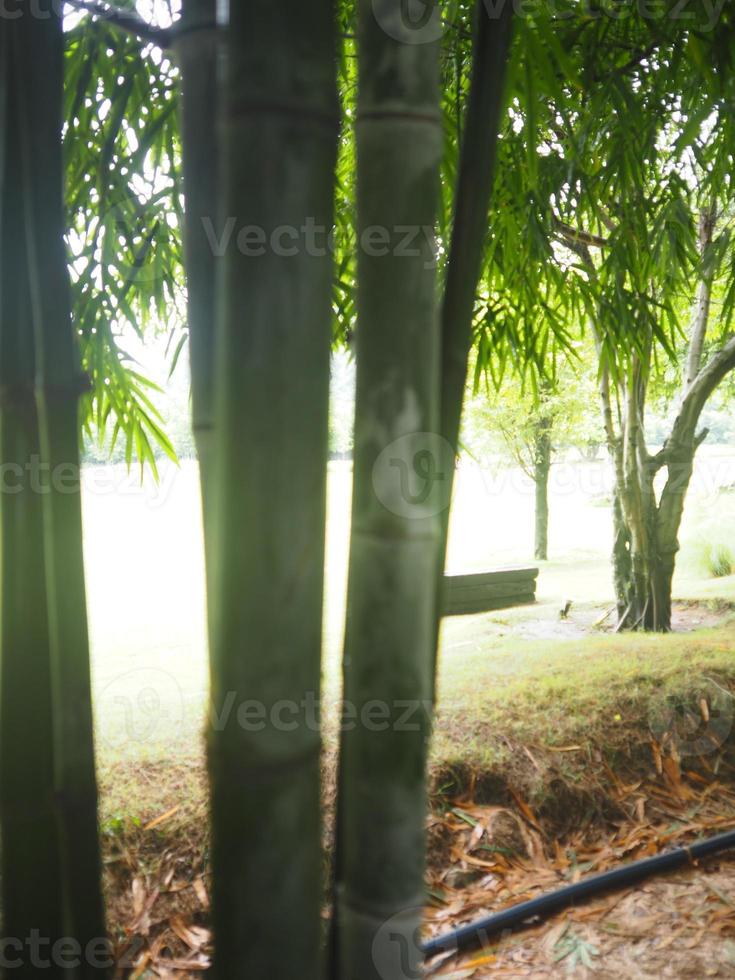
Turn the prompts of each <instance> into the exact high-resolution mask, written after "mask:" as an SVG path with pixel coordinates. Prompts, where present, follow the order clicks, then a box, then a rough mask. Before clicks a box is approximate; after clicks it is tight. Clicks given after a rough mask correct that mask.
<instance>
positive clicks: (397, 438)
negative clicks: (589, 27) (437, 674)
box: [331, 0, 451, 980]
mask: <svg viewBox="0 0 735 980" xmlns="http://www.w3.org/2000/svg"><path fill="white" fill-rule="evenodd" d="M358 10H359V21H358V25H359V26H358V51H359V95H358V113H357V131H356V132H357V188H358V190H357V223H358V241H360V242H362V243H363V245H362V247H361V249H360V251H359V253H358V302H357V305H358V327H357V399H356V412H355V465H354V494H353V504H352V537H351V544H350V561H349V586H348V606H347V632H346V639H345V654H344V698H345V712H346V713H345V725H344V726H343V732H342V742H341V755H340V767H339V797H338V801H339V802H338V822H337V844H336V846H337V853H336V874H335V877H336V895H335V916H336V921H335V924H334V929H333V939H334V950H333V954H334V959H333V963H332V973H331V975H332V976H333V977H334V978H335V980H399V978H405V977H407V976H419V975H420V974H419V972H418V971H419V970H420V965H421V960H422V957H421V953H420V950H419V947H418V944H417V942H416V935H417V930H418V927H419V924H420V921H421V914H422V907H423V904H424V901H425V892H424V850H425V840H424V837H425V820H426V806H427V800H426V761H427V747H428V735H429V727H430V705H431V699H432V668H433V654H434V622H435V600H436V577H437V573H438V568H439V564H438V547H439V533H440V527H439V517H438V514H439V508H438V507H437V506H436V504H437V499H438V489H439V487H440V485H441V483H442V481H444V480H446V479H447V478H448V476H449V474H448V473H447V466H448V465H449V466H451V461H449V460H447V457H446V454H444V455H443V456H441V452H440V445H439V440H438V439H437V438H436V436H433V435H431V433H435V432H436V428H437V424H438V408H439V403H438V382H439V371H438V364H439V340H440V338H439V318H438V309H437V304H436V283H435V273H434V264H435V261H434V255H433V249H432V243H430V242H427V241H426V236H425V235H424V236H422V239H421V241H422V246H421V247H420V248H417V249H416V250H415V252H414V253H413V254H412V255H410V256H409V255H401V254H400V253H398V252H395V254H394V250H393V249H390V248H389V249H386V250H381V251H380V252H379V251H378V250H375V249H370V248H368V247H367V246H366V242H367V241H368V237H367V236H368V235H369V229H371V228H375V227H379V228H383V229H388V230H389V232H390V234H391V242H392V243H393V244H394V245H395V244H396V237H395V236H396V234H399V233H400V232H399V230H400V229H401V228H402V227H411V228H424V229H426V228H431V229H433V228H434V225H435V220H436V205H437V202H438V190H439V164H440V160H441V147H442V120H441V112H440V107H439V88H438V57H437V56H438V50H437V45H436V44H434V43H430V44H416V43H411V41H412V40H413V38H412V36H411V31H410V29H409V28H407V27H406V25H405V24H404V23H402V18H401V16H400V11H399V4H397V3H395V0H360V4H359V8H358ZM347 712H349V716H348V714H347ZM348 718H351V719H352V722H350V721H349V720H348Z"/></svg>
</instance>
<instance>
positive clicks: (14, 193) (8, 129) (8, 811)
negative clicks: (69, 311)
mask: <svg viewBox="0 0 735 980" xmlns="http://www.w3.org/2000/svg"><path fill="white" fill-rule="evenodd" d="M10 23H11V22H10V21H0V77H1V78H2V81H1V82H0V100H1V105H0V157H1V159H0V171H1V174H0V180H1V181H2V185H1V186H2V197H1V201H2V203H1V211H0V229H1V235H0V462H1V463H2V472H3V476H2V487H0V582H1V583H2V591H1V593H0V630H1V632H0V649H1V652H2V666H1V675H0V832H1V833H2V847H1V849H0V855H1V868H2V871H1V875H0V878H1V880H2V907H3V936H4V937H5V938H6V939H7V940H8V941H9V945H7V946H6V947H4V948H5V950H6V952H7V956H8V959H9V960H11V961H12V960H13V959H15V958H17V959H19V960H20V961H21V964H22V965H20V966H18V967H17V968H16V969H15V971H14V972H15V973H16V974H17V975H18V976H20V977H30V976H31V975H34V976H35V975H36V973H35V971H34V968H33V966H32V965H31V964H30V963H29V961H28V949H27V948H26V947H24V946H23V945H21V946H20V947H18V945H17V944H18V943H20V944H24V943H25V942H26V940H28V939H29V938H30V937H31V935H32V933H33V931H34V930H37V934H38V935H40V936H43V937H45V938H48V939H49V940H51V941H52V942H53V941H55V940H56V939H57V938H59V937H60V936H61V935H62V921H61V881H60V864H59V847H58V835H57V827H56V820H55V813H54V751H53V744H54V743H53V717H52V695H51V668H50V655H49V633H48V619H47V596H46V584H45V578H46V576H45V561H44V541H43V512H42V497H41V495H40V494H39V493H37V492H34V487H33V485H32V482H31V473H30V471H29V464H30V463H31V462H32V460H34V459H36V460H37V459H38V458H39V456H40V443H39V431H38V416H37V412H36V404H35V398H34V391H33V384H34V372H35V368H34V350H33V334H32V323H31V310H30V295H29V286H28V275H27V271H28V270H27V265H26V261H25V222H24V216H23V210H22V205H23V200H22V192H21V181H22V162H21V160H20V153H19V149H20V144H19V139H18V135H19V134H18V125H17V124H18V91H17V86H16V85H15V84H14V81H11V77H10V71H9V69H10V59H9V41H10V39H9V37H8V35H9V33H10ZM10 943H14V944H15V946H12V945H10ZM46 972H47V975H48V976H51V977H58V976H61V971H60V969H59V968H58V967H54V966H53V965H52V966H50V967H49V968H48V970H47V971H46Z"/></svg>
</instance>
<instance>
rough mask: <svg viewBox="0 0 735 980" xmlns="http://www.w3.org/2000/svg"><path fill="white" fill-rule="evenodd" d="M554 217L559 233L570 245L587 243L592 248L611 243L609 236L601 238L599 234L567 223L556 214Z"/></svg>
mask: <svg viewBox="0 0 735 980" xmlns="http://www.w3.org/2000/svg"><path fill="white" fill-rule="evenodd" d="M553 218H554V224H555V225H556V227H557V229H558V231H559V233H560V234H561V236H562V238H563V239H564V240H565V241H566V242H567V243H568V244H569V245H587V246H588V247H592V248H605V246H607V245H609V244H610V242H609V241H608V239H607V238H601V237H600V236H599V235H593V234H592V232H589V231H583V230H582V229H580V228H572V226H571V225H568V224H566V223H565V222H564V221H562V220H561V218H558V217H557V216H556V215H554V216H553Z"/></svg>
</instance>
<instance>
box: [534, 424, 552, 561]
mask: <svg viewBox="0 0 735 980" xmlns="http://www.w3.org/2000/svg"><path fill="white" fill-rule="evenodd" d="M551 452H552V446H551V419H549V418H542V419H541V420H540V421H539V423H538V425H537V426H536V436H535V445H534V453H533V482H534V487H535V496H536V520H535V537H534V557H535V558H536V559H537V560H538V561H546V560H547V559H548V557H549V473H550V471H551Z"/></svg>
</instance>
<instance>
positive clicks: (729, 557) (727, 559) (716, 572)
mask: <svg viewBox="0 0 735 980" xmlns="http://www.w3.org/2000/svg"><path fill="white" fill-rule="evenodd" d="M702 558H703V564H704V567H705V569H706V571H707V574H708V575H710V576H711V577H712V578H724V577H725V576H726V575H732V573H733V568H734V567H735V555H733V552H732V549H731V548H729V547H728V546H727V545H726V544H707V545H705V547H704V550H703V555H702Z"/></svg>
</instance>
